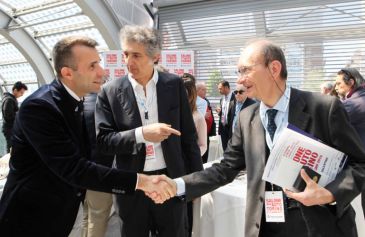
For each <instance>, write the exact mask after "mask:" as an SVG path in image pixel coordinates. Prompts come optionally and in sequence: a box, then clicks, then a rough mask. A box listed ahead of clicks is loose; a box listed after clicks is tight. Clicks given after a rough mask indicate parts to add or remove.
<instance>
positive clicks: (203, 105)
mask: <svg viewBox="0 0 365 237" xmlns="http://www.w3.org/2000/svg"><path fill="white" fill-rule="evenodd" d="M207 108H208V102H207V101H206V100H204V99H203V98H201V97H200V96H197V97H196V109H197V110H198V111H199V112H200V113H201V114H202V115H203V117H204V118H205V113H206V112H207Z"/></svg>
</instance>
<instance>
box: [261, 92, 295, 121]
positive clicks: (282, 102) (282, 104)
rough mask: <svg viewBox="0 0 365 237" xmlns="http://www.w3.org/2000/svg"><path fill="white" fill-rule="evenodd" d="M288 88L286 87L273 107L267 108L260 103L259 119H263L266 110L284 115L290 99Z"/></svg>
mask: <svg viewBox="0 0 365 237" xmlns="http://www.w3.org/2000/svg"><path fill="white" fill-rule="evenodd" d="M290 91H291V90H290V87H289V86H286V89H285V91H284V94H283V95H282V96H281V97H280V99H279V100H278V102H277V103H276V104H275V105H274V107H272V108H269V107H268V106H266V105H265V104H264V103H263V102H262V101H261V103H260V117H261V118H265V114H266V111H267V110H268V109H276V110H278V111H279V112H283V113H286V112H287V110H288V107H289V99H290Z"/></svg>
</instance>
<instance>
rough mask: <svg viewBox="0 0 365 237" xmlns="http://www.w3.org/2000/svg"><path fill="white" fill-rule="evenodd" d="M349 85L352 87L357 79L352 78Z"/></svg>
mask: <svg viewBox="0 0 365 237" xmlns="http://www.w3.org/2000/svg"><path fill="white" fill-rule="evenodd" d="M349 85H350V86H351V87H353V86H354V85H355V79H353V78H351V79H350V80H349Z"/></svg>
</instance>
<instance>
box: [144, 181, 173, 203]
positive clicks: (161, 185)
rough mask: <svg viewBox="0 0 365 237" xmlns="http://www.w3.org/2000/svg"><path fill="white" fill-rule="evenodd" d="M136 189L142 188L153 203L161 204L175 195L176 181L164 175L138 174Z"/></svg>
mask: <svg viewBox="0 0 365 237" xmlns="http://www.w3.org/2000/svg"><path fill="white" fill-rule="evenodd" d="M137 189H139V190H142V191H143V192H144V193H145V194H146V195H147V196H148V197H149V198H151V199H152V200H153V201H154V202H155V203H157V204H162V203H164V202H165V201H166V200H168V199H170V198H173V197H175V196H176V190H177V187H176V183H175V181H173V180H172V179H170V178H169V177H167V176H166V175H151V176H148V175H144V174H138V184H137Z"/></svg>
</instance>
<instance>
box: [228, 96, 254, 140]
mask: <svg viewBox="0 0 365 237" xmlns="http://www.w3.org/2000/svg"><path fill="white" fill-rule="evenodd" d="M230 103H231V104H232V105H230V106H229V107H230V109H231V111H229V114H228V115H229V122H228V124H229V128H230V129H229V136H228V137H229V139H231V137H232V130H233V128H232V126H233V120H234V116H235V115H236V103H237V101H236V100H232V101H231V102H230ZM254 103H256V101H255V100H253V99H250V98H246V100H245V102H243V105H242V107H241V110H240V111H242V110H243V109H245V108H246V107H248V106H250V105H252V104H254ZM237 119H238V118H237ZM237 123H238V122H237Z"/></svg>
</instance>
